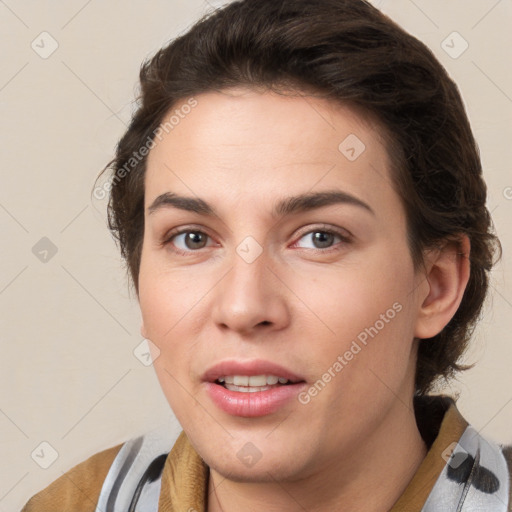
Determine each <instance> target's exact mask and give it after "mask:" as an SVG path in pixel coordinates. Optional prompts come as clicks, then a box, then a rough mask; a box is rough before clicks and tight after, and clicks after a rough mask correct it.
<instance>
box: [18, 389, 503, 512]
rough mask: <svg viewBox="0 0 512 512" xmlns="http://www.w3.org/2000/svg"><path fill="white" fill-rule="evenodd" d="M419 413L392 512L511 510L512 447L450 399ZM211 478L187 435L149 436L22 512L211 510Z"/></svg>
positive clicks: (71, 476)
mask: <svg viewBox="0 0 512 512" xmlns="http://www.w3.org/2000/svg"><path fill="white" fill-rule="evenodd" d="M414 412H415V414H416V421H417V424H418V429H419V431H420V433H421V435H422V437H423V439H424V441H425V443H426V445H427V448H428V452H427V455H426V457H425V459H424V460H423V461H422V463H421V464H420V466H419V468H418V470H417V471H416V473H415V474H414V476H413V478H412V479H411V481H410V482H409V483H408V485H407V486H406V488H405V491H404V492H403V493H402V495H401V497H400V498H399V499H398V501H397V502H396V503H395V505H394V506H393V508H392V509H391V511H390V512H477V511H482V512H483V511H486V512H490V511H492V512H512V503H511V502H512V500H511V499H510V497H509V496H510V493H511V488H512V487H511V478H512V477H511V474H512V471H511V468H512V447H510V446H509V447H503V446H500V445H497V444H496V443H494V442H492V441H490V440H488V439H486V438H484V437H482V436H480V435H479V434H478V432H477V431H476V430H475V429H474V428H473V427H471V426H470V425H469V424H468V423H467V422H466V420H465V419H464V418H463V417H462V415H461V414H460V412H459V411H458V409H457V407H456V405H455V402H454V401H453V399H452V398H450V397H447V396H427V397H421V398H420V397H415V400H414ZM171 446H172V449H171ZM169 449H170V452H169V453H168V455H166V454H167V452H168V450H169ZM208 480H209V469H208V466H207V465H206V463H205V462H204V461H203V460H202V459H201V457H200V456H199V454H198V453H197V452H196V451H195V449H194V448H193V446H192V445H191V443H190V441H189V439H188V438H187V436H186V434H185V433H184V432H181V433H180V434H179V436H178V438H177V439H176V440H175V441H174V440H172V441H171V440H169V439H163V440H162V439H157V438H156V437H155V436H154V435H153V436H152V435H146V436H142V437H139V438H136V439H132V440H130V441H128V442H126V443H123V444H121V445H118V446H116V447H114V448H110V449H109V450H105V451H103V452H101V453H99V454H96V455H94V456H93V457H91V458H89V459H88V460H86V461H85V462H83V463H81V464H79V465H78V466H76V467H75V468H73V469H72V470H71V471H69V472H68V473H65V474H64V475H63V476H62V477H61V478H59V479H58V480H56V481H55V482H54V483H52V484H51V485H50V486H48V487H47V488H46V489H44V490H43V491H41V492H40V493H39V494H37V495H35V496H34V497H33V498H32V499H31V500H30V501H29V502H28V503H27V504H26V505H25V507H24V508H23V510H22V512H50V511H51V512H68V511H69V512H71V511H73V512H127V511H129V512H151V511H154V512H174V511H193V512H206V511H207V501H208V496H207V495H208ZM136 493H138V496H137V499H132V498H133V495H134V494H136ZM137 500H138V505H137V506H136V507H135V506H134V503H135V501H137ZM132 507H134V508H132Z"/></svg>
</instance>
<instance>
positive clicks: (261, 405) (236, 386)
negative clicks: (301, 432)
mask: <svg viewBox="0 0 512 512" xmlns="http://www.w3.org/2000/svg"><path fill="white" fill-rule="evenodd" d="M203 382H204V384H205V386H206V391H207V394H208V396H209V397H210V399H211V400H212V402H213V403H214V404H215V405H216V406H217V407H218V408H220V409H221V410H222V411H224V412H225V413H227V414H229V415H231V416H241V417H256V416H265V415H269V414H272V413H274V412H277V411H278V410H279V409H281V408H283V407H285V406H286V405H287V404H290V403H291V402H292V399H293V397H296V396H297V395H298V393H299V392H300V391H301V390H302V389H303V388H304V387H305V386H306V381H305V379H303V378H302V377H301V376H300V375H297V374H295V373H293V372H292V371H290V370H288V369H286V368H284V367H283V366H280V365H277V364H275V363H272V362H270V361H263V360H252V361H233V360H231V361H223V362H221V363H219V364H217V365H215V366H213V367H212V368H210V369H209V370H208V371H207V372H206V373H205V374H204V375H203Z"/></svg>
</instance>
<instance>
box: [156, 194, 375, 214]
mask: <svg viewBox="0 0 512 512" xmlns="http://www.w3.org/2000/svg"><path fill="white" fill-rule="evenodd" d="M333 204H349V205H353V206H358V207H360V208H362V209H364V210H367V211H368V212H370V213H371V214H373V215H375V212H374V211H373V209H372V208H371V207H370V206H369V205H368V204H366V203H365V202H364V201H362V200H361V199H358V198H357V197H355V196H353V195H351V194H349V193H347V192H343V191H341V190H327V191H324V192H308V193H305V194H299V195H297V196H291V197H286V198H284V199H281V200H279V201H278V202H277V204H276V205H275V206H274V208H273V210H272V217H273V218H282V217H286V216H288V215H292V214H294V213H301V212H306V211H309V210H314V209H316V208H321V207H323V206H330V205H333ZM165 207H173V208H178V209H180V210H185V211H189V212H194V213H198V214H199V215H205V216H218V215H217V212H216V211H215V208H214V207H213V206H211V205H210V204H209V203H207V202H206V201H204V200H203V199H200V198H195V197H185V196H180V195H178V194H175V193H172V192H165V193H164V194H161V195H159V196H158V197H157V198H156V199H155V200H154V201H153V203H152V204H151V205H150V206H149V207H148V212H149V214H152V213H154V212H156V211H158V210H160V209H162V208H165Z"/></svg>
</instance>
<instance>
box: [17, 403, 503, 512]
mask: <svg viewBox="0 0 512 512" xmlns="http://www.w3.org/2000/svg"><path fill="white" fill-rule="evenodd" d="M443 398H444V399H448V400H449V401H450V404H449V406H448V409H447V410H446V412H444V411H443V415H442V416H441V422H440V424H439V421H437V426H436V420H435V418H432V417H431V416H433V415H430V414H427V415H426V416H425V423H429V422H430V423H431V424H432V425H433V427H432V425H431V426H430V427H429V426H425V425H422V424H420V423H418V425H419V427H420V432H421V434H422V436H423V437H424V439H425V441H426V443H427V446H429V447H430V448H429V451H428V453H427V456H426V457H425V459H424V460H423V462H422V463H421V465H420V467H419V468H418V470H417V472H416V473H415V475H414V476H413V478H412V480H411V481H410V483H409V485H408V487H407V488H406V489H405V491H404V493H403V494H402V496H401V497H400V498H399V500H398V501H397V502H396V503H395V505H394V507H393V508H392V510H391V512H420V511H421V509H422V508H423V505H424V504H425V502H426V500H427V498H428V497H429V494H430V493H431V491H432V488H433V486H434V484H435V483H436V481H437V479H438V477H439V475H440V474H441V471H442V470H443V468H444V467H445V466H446V460H445V459H446V456H445V455H444V456H443V454H444V453H445V452H446V448H447V447H448V446H449V445H450V444H452V443H454V442H457V441H458V440H459V439H460V437H461V435H462V434H463V432H464V431H465V429H466V427H467V426H468V423H467V422H466V420H465V419H464V418H463V417H462V416H461V414H460V413H459V411H458V409H457V407H456V406H455V403H454V402H453V401H452V400H451V399H450V398H449V397H443ZM429 428H430V431H429ZM429 436H430V437H431V439H430V440H429V439H428V437H429ZM121 447H122V444H119V445H117V446H115V447H113V448H110V449H108V450H105V451H102V452H100V453H97V454H96V455H93V456H92V457H90V458H89V459H87V460H86V461H84V462H82V463H81V464H78V465H77V466H75V467H74V468H72V469H71V470H70V471H68V472H67V473H65V474H64V475H62V476H61V477H60V478H59V479H58V480H56V481H55V482H53V483H52V484H50V485H49V486H48V487H46V489H44V490H42V491H41V492H39V493H38V494H36V495H35V496H33V497H32V499H30V501H29V502H28V503H27V504H26V505H25V507H24V508H23V510H22V512H95V509H96V504H97V502H98V497H99V495H100V492H101V488H102V484H103V482H104V480H105V477H106V475H107V473H108V471H109V468H110V466H111V465H112V462H113V460H114V459H115V457H116V455H117V453H118V452H119V450H120V449H121ZM501 448H503V447H501ZM503 454H504V455H505V458H506V460H507V464H508V468H509V472H510V474H512V446H509V447H505V448H504V449H503ZM208 475H209V470H208V466H207V465H206V464H205V463H204V461H203V460H202V459H201V457H200V456H199V455H198V454H197V452H196V451H195V450H194V448H193V447H192V445H191V444H190V442H189V440H188V438H187V436H186V435H185V433H184V432H181V434H180V435H179V437H178V439H177V440H176V442H175V444H174V446H173V448H172V450H171V452H170V453H169V455H168V456H167V458H166V461H165V465H164V469H163V473H162V485H161V491H160V497H159V502H158V512H174V511H176V512H177V511H180V512H181V511H187V510H195V511H197V512H206V511H207V492H208ZM510 488H511V489H512V482H511V487H510ZM510 502H511V503H512V500H510ZM508 510H509V511H512V505H511V504H509V508H508ZM489 512H491V511H489Z"/></svg>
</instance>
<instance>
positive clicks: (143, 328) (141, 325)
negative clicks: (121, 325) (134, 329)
mask: <svg viewBox="0 0 512 512" xmlns="http://www.w3.org/2000/svg"><path fill="white" fill-rule="evenodd" d="M140 335H141V336H142V337H143V338H144V339H147V338H148V335H147V331H146V326H145V325H144V320H142V322H141V324H140Z"/></svg>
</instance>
